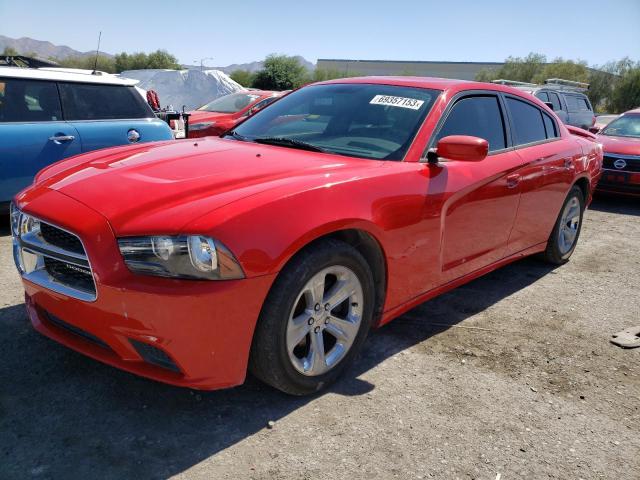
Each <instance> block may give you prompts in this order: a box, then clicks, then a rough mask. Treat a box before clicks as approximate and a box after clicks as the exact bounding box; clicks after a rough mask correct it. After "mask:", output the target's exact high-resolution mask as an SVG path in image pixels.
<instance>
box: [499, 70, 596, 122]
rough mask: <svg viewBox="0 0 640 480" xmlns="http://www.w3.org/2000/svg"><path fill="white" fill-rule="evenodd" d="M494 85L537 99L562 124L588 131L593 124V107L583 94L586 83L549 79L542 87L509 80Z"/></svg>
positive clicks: (586, 87)
mask: <svg viewBox="0 0 640 480" xmlns="http://www.w3.org/2000/svg"><path fill="white" fill-rule="evenodd" d="M494 83H500V84H502V85H510V86H512V87H516V88H518V89H520V90H524V91H525V92H529V93H530V94H531V95H533V96H535V97H536V98H539V99H540V100H542V101H543V102H544V103H546V104H547V106H548V107H549V108H551V109H552V110H553V111H554V113H555V114H556V115H558V117H560V120H562V123H564V124H566V125H573V126H574V127H579V128H583V129H585V130H588V129H589V128H591V127H592V126H593V125H594V124H595V122H596V117H595V114H594V113H593V106H592V105H591V102H590V101H589V98H588V97H587V95H586V94H585V92H586V91H587V90H588V88H589V84H588V83H582V82H574V81H571V80H563V79H561V78H550V79H548V80H545V83H544V84H543V85H537V84H535V83H524V82H513V81H510V80H495V81H494Z"/></svg>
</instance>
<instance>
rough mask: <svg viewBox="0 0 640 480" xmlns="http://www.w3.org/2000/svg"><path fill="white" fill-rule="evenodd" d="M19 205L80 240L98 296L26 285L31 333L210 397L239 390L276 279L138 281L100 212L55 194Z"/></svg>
mask: <svg viewBox="0 0 640 480" xmlns="http://www.w3.org/2000/svg"><path fill="white" fill-rule="evenodd" d="M19 206H20V207H21V208H22V209H23V210H24V211H25V212H26V213H30V214H32V215H34V216H38V217H40V218H42V219H43V220H45V221H48V222H51V223H52V224H56V225H59V226H60V227H62V228H66V229H68V230H69V231H71V232H73V233H75V234H76V235H78V236H79V237H80V238H81V239H82V241H83V243H84V245H85V248H86V251H87V255H88V257H89V259H90V260H91V262H92V268H93V275H94V280H95V284H96V291H97V295H96V298H95V300H94V301H83V300H80V299H77V298H73V297H70V296H67V295H65V294H63V293H60V292H55V291H52V290H49V289H47V288H45V287H43V286H40V285H37V284H35V283H33V282H31V281H29V280H26V279H24V278H23V284H24V287H25V301H26V305H27V311H28V313H29V318H30V319H31V322H32V324H33V326H34V327H35V329H36V330H38V331H39V332H41V333H42V334H44V335H46V336H48V337H50V338H52V339H53V340H56V341H58V342H60V343H62V344H64V345H66V346H67V347H69V348H72V349H73V350H76V351H78V352H80V353H83V354H85V355H87V356H89V357H92V358H94V359H96V360H99V361H102V362H104V363H107V364H109V365H112V366H114V367H117V368H120V369H122V370H126V371H129V372H132V373H134V374H137V375H141V376H144V377H148V378H151V379H154V380H158V381H161V382H165V383H169V384H173V385H178V386H183V387H191V388H198V389H203V390H211V389H216V388H225V387H231V386H234V385H238V384H241V383H242V382H243V381H244V378H245V375H246V370H247V363H248V357H249V350H250V347H251V340H252V337H253V331H254V327H255V323H256V320H257V318H258V316H259V313H260V309H261V307H262V304H263V301H264V299H265V297H266V295H267V292H268V290H269V288H270V287H271V284H272V282H273V280H274V277H275V275H265V276H261V277H255V278H248V279H242V280H234V281H186V280H174V279H166V278H154V277H148V276H142V275H134V274H132V273H131V272H129V270H128V269H127V268H126V266H125V265H124V262H123V261H122V257H121V256H120V253H119V251H118V247H117V244H116V240H115V236H114V235H113V233H112V231H111V228H110V226H109V224H108V222H107V221H106V220H105V219H104V218H103V217H102V216H101V215H99V214H98V213H97V212H95V211H93V210H91V209H89V208H88V207H86V206H85V205H83V204H81V203H79V202H77V201H75V200H73V199H71V198H69V197H66V196H65V195H62V194H60V193H57V192H54V191H49V192H47V193H45V194H43V195H41V196H39V197H37V198H35V199H33V200H32V201H28V202H27V201H24V199H23V201H22V202H21V203H20V205H19ZM52 212H53V214H52ZM79 218H81V219H83V221H82V222H78V221H77V219H79ZM74 219H75V220H74ZM70 221H71V222H72V223H69V222H70Z"/></svg>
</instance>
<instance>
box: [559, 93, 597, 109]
mask: <svg viewBox="0 0 640 480" xmlns="http://www.w3.org/2000/svg"><path fill="white" fill-rule="evenodd" d="M564 98H565V100H566V101H567V108H568V109H569V111H570V112H586V111H591V108H590V107H589V104H588V103H587V99H586V98H584V97H578V96H576V95H565V96H564Z"/></svg>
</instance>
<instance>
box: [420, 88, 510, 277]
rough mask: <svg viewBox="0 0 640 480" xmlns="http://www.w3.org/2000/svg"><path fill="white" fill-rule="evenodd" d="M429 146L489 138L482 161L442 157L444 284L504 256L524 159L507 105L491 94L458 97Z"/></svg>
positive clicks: (442, 257)
mask: <svg viewBox="0 0 640 480" xmlns="http://www.w3.org/2000/svg"><path fill="white" fill-rule="evenodd" d="M445 115H446V118H445V119H444V121H443V123H442V125H441V126H440V127H438V129H437V133H436V135H435V137H434V139H433V140H432V141H431V143H430V146H435V145H436V144H437V141H438V140H439V139H441V138H444V137H446V136H448V135H470V136H474V137H480V138H484V139H485V140H487V141H488V142H489V155H488V156H487V158H485V159H484V160H483V161H481V162H477V163H474V162H461V161H451V160H446V159H442V163H441V164H442V165H443V167H444V169H445V174H446V182H447V190H448V191H453V192H455V193H454V194H453V195H451V197H450V198H448V199H447V201H446V202H445V204H444V205H443V208H442V247H441V269H442V278H441V283H445V282H447V281H450V280H453V279H455V278H458V277H461V276H463V275H465V274H467V273H470V272H473V271H475V270H478V269H479V268H482V267H484V266H486V265H489V264H491V263H493V262H495V261H497V260H500V259H501V258H503V257H504V256H505V251H506V247H507V242H508V239H509V233H510V232H511V228H512V226H513V222H514V220H515V217H516V212H517V207H518V199H519V196H520V189H519V176H518V175H517V173H515V172H516V171H517V169H518V167H519V166H520V162H521V159H520V157H519V156H518V155H517V154H516V153H515V152H513V151H512V150H511V149H510V148H509V146H510V145H509V140H508V139H509V135H508V130H507V125H506V117H505V113H504V107H503V103H502V101H501V99H500V97H499V96H498V95H497V94H495V93H492V92H478V93H475V92H474V93H472V94H469V95H465V96H463V97H461V98H458V99H456V100H455V103H454V104H453V106H452V107H451V109H450V111H449V113H448V114H447V113H445Z"/></svg>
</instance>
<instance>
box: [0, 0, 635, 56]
mask: <svg viewBox="0 0 640 480" xmlns="http://www.w3.org/2000/svg"><path fill="white" fill-rule="evenodd" d="M98 31H102V47H101V50H103V51H105V52H108V53H118V52H121V51H127V52H133V51H144V52H150V51H153V50H156V49H158V48H162V49H165V50H167V51H169V52H170V53H172V54H174V55H175V56H177V57H178V60H179V62H180V63H184V64H197V63H199V62H200V59H203V58H206V60H204V64H205V65H207V66H226V65H228V64H231V63H245V62H250V61H255V60H261V59H263V58H264V57H265V56H267V55H269V54H271V53H279V54H287V55H302V56H303V57H305V58H306V59H308V60H310V61H312V62H315V61H316V60H317V59H318V58H343V59H346V58H348V59H360V60H362V59H366V60H440V61H443V60H447V61H471V62H479V61H497V62H499V61H503V60H504V59H505V58H506V57H508V56H525V55H527V54H528V53H529V52H538V53H542V54H545V55H546V56H547V57H548V58H549V59H550V60H551V59H553V58H556V57H564V58H571V59H582V60H586V61H587V62H588V63H589V64H590V65H600V64H603V63H605V62H608V61H611V60H617V59H620V58H622V57H625V56H629V57H631V58H632V59H634V60H640V0H597V1H596V0H581V1H575V0H554V1H547V0H536V1H521V0H511V1H507V0H444V1H442V0H440V1H432V0H422V1H421V0H388V1H378V0H367V1H360V0H352V1H349V0H320V1H304V0H298V1H290V0H282V1H279V0H271V1H263V2H260V1H257V0H227V1H226V2H220V1H215V0H212V1H202V0H188V1H184V0H183V1H179V0H171V1H167V0H155V1H145V0H136V1H132V0H128V1H121V0H107V1H104V0H99V1H95V0H94V1H91V0H57V1H51V0H0V35H6V36H8V37H13V38H17V37H23V36H24V37H31V38H34V39H37V40H48V41H50V42H52V43H54V44H56V45H67V46H69V47H71V48H74V49H76V50H81V51H88V50H92V49H95V47H96V42H97V37H98Z"/></svg>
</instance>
